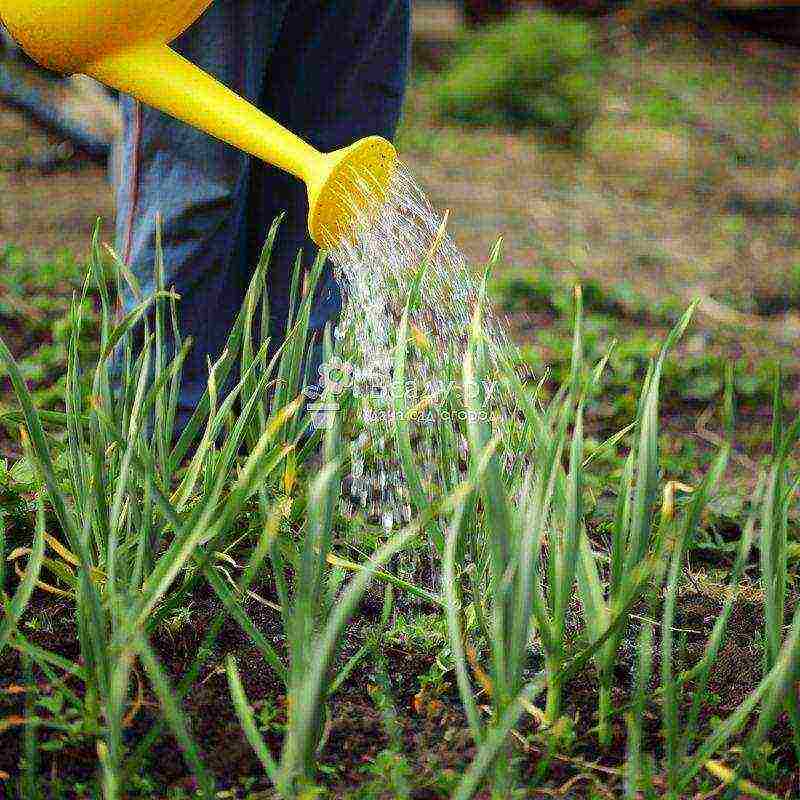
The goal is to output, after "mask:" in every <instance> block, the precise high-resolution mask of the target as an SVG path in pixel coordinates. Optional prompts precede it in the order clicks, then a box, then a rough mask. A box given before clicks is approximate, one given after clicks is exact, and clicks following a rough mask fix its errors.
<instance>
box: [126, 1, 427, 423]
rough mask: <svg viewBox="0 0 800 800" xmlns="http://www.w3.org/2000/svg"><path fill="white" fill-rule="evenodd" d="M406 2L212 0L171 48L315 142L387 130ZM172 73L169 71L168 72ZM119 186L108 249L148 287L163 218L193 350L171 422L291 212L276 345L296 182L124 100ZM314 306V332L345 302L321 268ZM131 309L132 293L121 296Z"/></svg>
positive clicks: (404, 49) (276, 308)
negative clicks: (279, 221) (275, 226)
mask: <svg viewBox="0 0 800 800" xmlns="http://www.w3.org/2000/svg"><path fill="white" fill-rule="evenodd" d="M410 5H411V0H216V2H215V3H214V4H212V6H211V7H210V8H209V10H208V11H207V12H206V13H205V15H204V16H203V17H202V18H201V19H200V20H198V22H196V23H195V24H194V25H193V26H192V27H191V28H190V29H189V30H188V31H187V32H186V33H185V34H184V35H183V36H182V37H181V38H180V39H179V40H178V41H177V42H175V44H174V46H175V48H176V49H177V50H178V51H179V52H181V53H183V54H184V55H185V56H187V57H188V58H189V59H190V60H191V61H193V62H195V63H196V64H197V65H199V66H200V67H202V68H203V69H205V70H206V71H208V72H210V73H211V74H212V75H214V76H215V77H217V78H219V79H220V80H221V81H222V82H223V83H225V84H226V85H228V86H230V87H231V88H233V89H234V90H235V91H236V92H238V93H240V94H241V95H243V96H244V97H246V98H247V99H248V100H250V101H251V102H253V103H255V104H256V105H258V106H259V108H261V109H262V110H263V111H265V112H266V113H267V114H269V115H270V116H272V117H274V118H275V119H277V120H278V121H279V122H280V123H282V124H283V125H285V126H286V127H287V128H289V130H291V131H293V132H294V133H296V134H297V135H299V136H300V137H301V138H303V139H306V140H307V141H308V142H310V143H311V144H313V145H314V146H315V147H317V148H319V149H320V150H323V151H330V150H334V149H337V148H339V147H344V146H346V145H348V144H351V143H352V142H353V141H355V140H356V139H359V138H361V137H363V136H368V135H372V134H378V135H381V136H384V137H387V138H391V137H392V136H393V135H394V133H395V131H396V128H397V124H398V121H399V117H400V109H401V105H402V100H403V93H404V90H405V83H406V76H407V69H408V54H409V46H410V16H411V10H410ZM165 80H168V76H165ZM122 107H123V116H124V148H123V157H122V162H123V163H122V170H121V175H120V179H119V184H118V191H117V231H116V233H117V250H118V252H119V254H120V255H121V257H122V258H123V259H124V260H125V262H126V263H127V264H129V266H130V267H131V269H132V271H133V273H134V274H135V275H136V277H137V279H138V280H139V281H140V283H141V286H142V288H143V290H144V291H145V292H152V291H153V285H154V281H153V262H154V240H155V226H156V216H157V214H159V213H160V214H161V216H162V219H163V247H164V261H165V267H166V285H167V286H174V287H175V289H176V291H177V292H178V294H180V295H181V297H182V300H181V302H180V304H179V314H180V326H181V335H182V336H183V337H184V338H186V337H189V336H191V337H192V339H193V340H194V347H193V348H192V352H191V353H190V355H189V358H188V359H187V362H186V364H185V366H184V371H183V383H182V391H181V398H180V407H179V414H178V419H177V425H178V428H180V427H182V425H183V424H185V422H186V420H188V418H189V416H190V415H191V412H192V410H193V408H194V407H195V405H196V404H197V402H198V401H199V399H200V398H201V396H202V394H203V392H204V390H205V388H206V383H207V378H208V368H207V360H208V358H209V357H210V358H211V359H217V358H218V357H219V356H220V355H221V352H222V349H223V347H224V344H225V342H226V340H227V337H228V334H229V332H230V329H231V327H232V325H233V323H234V321H235V318H236V314H237V313H238V311H239V308H240V306H241V304H242V301H243V299H244V294H245V291H246V289H247V285H248V283H249V280H250V276H251V274H252V270H253V268H254V266H255V264H256V262H257V260H258V255H259V252H260V250H261V247H262V244H263V240H264V238H265V237H266V233H267V231H268V229H269V226H270V224H271V223H272V221H273V219H274V218H275V217H276V216H278V214H280V213H281V212H283V211H285V212H286V213H287V216H286V219H285V221H284V223H283V226H282V228H281V231H280V234H279V237H278V241H277V243H276V247H275V249H274V251H273V257H272V262H271V265H270V268H269V271H268V278H267V280H268V289H269V295H270V307H271V330H270V336H271V337H272V344H273V345H277V344H279V343H280V341H281V340H282V338H283V336H284V334H285V329H286V321H287V316H288V304H289V290H290V281H291V273H292V269H293V266H294V262H295V259H296V257H297V253H298V251H299V250H300V249H301V248H302V250H303V254H304V262H305V265H306V266H309V265H310V264H311V263H313V260H314V258H315V257H316V255H317V250H316V248H315V247H314V244H313V242H312V241H311V240H310V238H309V236H308V232H307V215H308V201H307V198H306V190H305V187H304V186H303V184H302V183H301V182H300V181H299V180H297V179H296V178H294V177H292V176H290V175H287V174H285V173H282V172H280V171H279V170H277V169H276V168H274V167H271V166H268V165H266V164H263V163H261V162H260V161H257V160H256V159H253V158H251V157H250V156H247V155H244V154H242V153H241V152H239V151H237V150H235V149H234V148H232V147H230V146H228V145H226V144H222V143H221V142H218V141H216V140H214V139H212V138H210V137H209V136H207V135H206V134H203V133H201V132H200V131H197V130H194V129H192V128H190V127H188V126H187V125H185V124H183V123H181V122H178V121H176V120H174V119H172V118H170V117H167V116H165V115H164V114H162V113H160V112H158V111H155V110H153V109H151V108H147V107H144V106H142V105H141V104H140V103H137V102H135V101H133V100H132V99H130V98H124V99H123V101H122ZM321 283H322V285H321V287H320V291H319V293H318V296H317V298H316V303H315V306H314V308H313V311H312V315H311V324H312V328H313V329H314V330H315V331H321V330H323V329H324V327H325V326H326V325H327V324H328V323H329V322H335V320H336V318H337V315H338V313H339V310H340V308H341V298H340V294H339V289H338V287H337V286H336V283H335V281H334V279H333V276H332V274H331V271H330V269H329V268H326V272H325V275H324V278H323V280H322V282H321ZM123 304H124V305H125V306H126V308H130V307H131V305H132V304H133V298H132V297H125V298H123Z"/></svg>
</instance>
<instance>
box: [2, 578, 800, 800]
mask: <svg viewBox="0 0 800 800" xmlns="http://www.w3.org/2000/svg"><path fill="white" fill-rule="evenodd" d="M718 566H721V565H718ZM704 575H705V573H704ZM695 584H696V586H695V588H689V589H687V591H686V592H685V593H684V594H682V596H681V602H680V604H679V609H680V612H679V616H678V619H677V620H676V627H677V628H678V629H679V630H681V631H686V632H687V633H686V645H685V651H684V653H683V657H682V658H680V659H679V663H678V665H679V666H680V667H687V666H690V665H691V664H692V663H694V662H695V661H696V659H697V658H699V657H700V655H701V654H702V648H703V645H704V642H705V640H706V637H707V635H708V631H709V630H710V628H711V626H712V625H713V622H714V620H715V619H716V616H717V614H718V613H719V610H720V608H721V601H722V594H721V591H720V589H719V587H718V586H717V585H716V584H715V583H714V582H713V580H711V579H709V578H707V577H704V578H703V580H702V581H700V582H698V581H695ZM687 585H689V584H687ZM262 591H263V592H264V593H265V594H267V595H269V594H270V591H271V589H270V587H269V586H266V587H263V588H262ZM753 592H755V593H756V594H757V589H755V588H751V591H750V593H745V594H744V595H743V597H742V598H741V599H740V600H739V601H738V602H737V604H736V606H735V609H734V613H733V616H732V619H731V624H730V629H729V631H728V635H727V638H726V641H725V645H724V647H723V648H722V651H721V653H720V657H719V661H718V663H717V665H716V667H715V668H714V671H713V674H712V676H711V681H710V684H709V692H710V693H711V694H710V695H709V698H708V702H707V703H706V704H705V706H704V708H703V714H702V718H703V720H704V721H705V722H707V723H710V722H711V721H712V718H713V717H721V718H724V717H725V716H727V715H728V714H729V713H731V712H732V711H733V710H734V709H735V708H736V706H738V705H739V704H740V703H741V702H742V700H744V698H745V697H746V695H747V693H748V692H749V691H750V690H751V689H752V688H753V687H754V686H755V685H756V684H757V683H758V680H759V678H760V672H761V650H760V648H759V646H758V640H759V638H760V634H761V622H760V604H756V603H754V602H752V600H755V599H757V598H754V597H751V594H752V593H753ZM748 598H749V599H748ZM379 606H380V603H379V598H378V597H377V596H375V597H372V598H368V599H367V600H365V602H364V604H363V605H362V609H361V610H360V613H359V614H358V616H357V620H358V622H357V623H356V624H354V625H353V626H351V628H350V631H349V634H348V640H347V644H346V647H345V653H344V656H345V657H346V656H347V655H349V654H352V653H353V652H355V650H356V648H358V647H359V646H360V645H361V644H362V643H363V641H364V636H365V635H367V634H368V633H369V631H370V629H371V628H372V627H374V624H375V622H376V614H377V613H378V609H379ZM189 609H190V610H189V614H188V617H187V619H186V620H185V622H184V624H183V625H181V626H172V629H170V630H167V629H166V628H164V629H160V630H158V631H157V632H156V634H155V635H154V637H153V643H154V645H155V648H156V651H157V653H158V656H159V658H160V659H161V661H162V663H163V665H164V666H165V668H166V669H167V671H168V673H169V674H170V676H171V677H172V680H173V682H177V681H178V680H179V679H180V677H181V675H182V674H183V673H184V671H185V670H186V669H187V668H188V666H189V664H190V663H191V661H192V659H193V657H194V655H195V653H196V649H197V647H198V645H199V642H200V641H201V640H202V638H203V636H204V634H205V632H206V631H207V629H208V626H209V624H210V623H211V621H212V619H213V618H214V617H215V616H216V614H217V611H218V605H217V602H216V600H215V598H214V597H213V595H212V594H211V593H210V592H209V590H208V589H206V588H205V587H200V589H199V590H198V591H196V592H194V593H193V595H192V601H191V604H190V606H189ZM246 610H247V612H248V614H249V615H250V616H251V618H253V619H254V621H255V622H256V624H257V625H258V627H259V628H260V629H261V630H262V631H263V632H264V633H266V634H267V635H268V636H269V637H270V638H271V639H273V640H274V641H275V642H276V644H277V645H278V646H279V647H280V639H279V635H278V630H279V628H278V625H279V623H278V620H277V619H276V615H275V612H274V611H272V610H270V609H268V608H265V607H264V606H262V605H260V604H258V603H257V602H255V601H249V602H248V604H247V606H246ZM642 612H643V613H644V609H642ZM637 624H638V623H637ZM22 630H23V632H24V633H25V635H26V636H27V637H29V638H30V639H31V641H33V642H35V643H37V644H39V645H40V646H42V647H46V648H48V649H50V650H52V651H54V652H57V653H59V654H61V655H63V656H65V657H67V658H69V659H71V660H78V659H79V652H78V647H77V645H76V642H75V628H74V623H73V618H72V606H71V604H70V603H69V602H63V601H59V600H54V599H53V598H52V597H51V596H49V595H46V594H44V593H39V594H37V595H36V596H35V601H34V603H33V604H32V608H31V609H30V610H29V612H28V613H27V615H26V624H23V626H22ZM634 640H635V631H632V632H631V635H630V636H629V637H628V639H627V640H626V644H625V645H624V646H623V652H622V659H621V661H620V664H621V666H620V668H619V671H618V676H617V677H618V683H617V687H616V689H615V691H614V704H615V706H617V707H620V708H622V707H624V706H625V705H626V703H627V702H628V692H629V689H630V684H631V680H632V667H633V661H634V656H633V650H632V648H633V647H634ZM228 653H234V654H236V656H237V661H238V663H239V665H240V668H241V670H242V675H243V681H244V684H245V688H246V692H247V695H248V697H249V699H250V701H251V703H252V704H253V706H254V707H255V709H256V710H257V711H258V710H260V709H261V708H263V706H264V705H265V704H269V705H270V706H271V707H272V708H275V709H277V715H276V717H275V722H276V723H277V725H278V726H279V724H280V722H281V721H282V720H283V719H285V716H284V715H285V696H284V693H283V689H282V685H281V684H280V682H279V681H278V680H277V678H276V676H275V675H274V674H273V672H272V671H271V670H270V669H269V668H268V666H267V665H266V664H265V663H264V661H263V659H262V658H261V657H260V655H259V653H258V652H257V651H256V650H255V649H254V648H253V647H252V645H251V644H249V641H248V639H247V637H246V636H245V635H244V634H243V633H242V632H241V631H240V629H239V628H238V627H236V626H235V624H233V623H231V622H226V623H225V625H224V627H223V629H222V632H221V634H220V636H219V638H218V639H217V642H216V645H215V648H214V652H213V655H212V656H211V658H210V659H209V660H208V661H207V663H206V665H205V666H204V668H203V670H202V673H201V676H200V679H199V680H198V681H197V683H196V684H195V686H194V687H193V689H192V690H191V692H190V694H189V696H188V697H187V699H186V702H185V703H184V709H185V712H186V714H187V717H188V719H189V720H190V721H191V726H192V729H193V733H194V736H195V738H196V740H197V741H198V743H199V745H200V747H201V750H202V752H203V755H204V760H205V763H206V764H207V765H208V766H209V768H210V769H211V770H212V771H213V772H214V774H215V775H216V777H217V780H218V783H219V787H220V788H222V789H231V790H234V789H236V790H239V791H241V790H242V789H243V787H244V786H248V787H249V788H250V789H251V790H255V789H257V788H259V787H260V788H262V789H264V790H266V789H268V783H267V781H266V779H265V778H264V776H263V770H262V769H261V767H260V765H259V764H258V762H257V760H256V759H255V757H254V755H253V753H252V751H251V749H250V747H249V745H248V744H247V742H246V741H245V739H244V736H243V734H242V732H241V729H240V727H239V724H238V722H237V720H236V717H235V715H234V712H233V709H232V707H231V703H230V700H229V696H228V688H227V681H226V678H225V675H224V671H223V670H222V664H223V662H224V658H225V656H226V655H227V654H228ZM382 653H383V655H384V657H385V658H386V660H387V665H388V674H389V675H390V676H391V683H392V691H393V701H394V704H395V707H396V710H397V714H398V724H399V727H400V730H401V732H402V739H403V756H404V758H405V759H406V760H407V762H408V764H409V765H410V767H411V771H412V775H413V776H414V779H415V784H416V785H418V786H420V787H422V788H421V789H420V791H419V792H418V793H417V794H414V797H415V798H419V799H420V800H421V799H422V798H445V797H447V796H448V794H447V793H446V791H445V787H446V786H447V785H448V780H447V776H448V775H451V776H453V777H455V776H458V775H460V774H462V773H463V771H464V769H465V768H466V766H467V765H468V764H469V762H470V761H471V759H472V757H473V756H474V753H475V748H474V745H473V743H472V741H471V736H470V734H469V731H468V729H467V727H466V721H465V719H464V717H463V714H462V712H461V708H460V705H459V703H458V699H457V695H456V692H455V687H454V681H453V677H452V674H451V673H447V674H446V675H445V676H444V678H443V680H442V681H441V683H440V684H439V685H433V686H428V688H427V689H421V683H420V678H421V677H422V676H424V675H425V674H426V673H428V671H429V670H430V667H431V665H432V663H433V660H434V654H433V653H426V652H421V651H420V650H419V649H418V648H416V647H415V646H413V645H411V644H410V643H405V642H404V641H402V640H400V641H398V640H395V639H393V640H391V641H390V642H389V644H388V645H386V646H383V647H382ZM655 655H656V665H655V670H656V672H655V673H654V674H657V669H658V653H656V654H655ZM540 666H541V665H540V664H538V663H537V661H536V659H535V658H533V659H532V661H531V668H532V669H538V668H539V667H540ZM36 679H37V683H38V696H39V697H45V698H46V697H48V696H52V690H51V688H49V687H48V685H47V681H46V680H45V678H44V676H42V675H41V674H38V675H37V676H36ZM138 681H139V672H138V671H137V673H136V678H135V680H134V682H133V684H132V693H133V694H135V693H136V688H135V687H136V686H138ZM374 682H375V666H374V662H372V661H371V660H370V659H367V660H366V661H365V662H363V664H362V667H361V668H359V669H358V670H357V671H356V672H355V673H354V675H353V676H352V678H351V679H350V680H349V681H348V682H347V684H346V685H345V686H344V687H343V689H342V690H341V692H340V693H339V695H338V696H337V697H336V698H335V700H334V701H333V702H332V703H331V707H330V725H329V730H328V741H327V744H326V747H325V750H324V754H323V757H322V762H323V767H324V769H325V773H324V775H323V782H324V783H325V784H326V785H328V786H329V788H330V790H331V792H332V796H334V797H342V798H344V797H349V796H352V792H353V791H354V790H355V789H356V788H357V787H358V786H363V785H365V784H366V783H368V781H369V779H370V765H371V764H373V763H374V762H375V760H376V757H378V755H379V754H380V753H381V751H383V750H385V749H386V748H387V747H388V746H389V739H388V737H387V733H386V731H385V729H384V726H383V723H382V716H381V713H380V711H379V709H378V708H377V707H376V704H375V702H374V699H373V695H372V691H371V690H372V688H373V686H374ZM23 684H24V678H23V676H22V674H21V665H20V660H19V658H18V656H17V654H16V653H15V652H14V651H6V652H5V653H4V654H3V655H2V656H1V657H0V719H5V720H9V719H13V717H15V716H17V715H19V716H22V715H24V713H25V710H24V698H25V695H24V694H23V693H20V691H19V689H18V688H17V687H20V686H21V685H23ZM67 685H68V686H69V687H70V688H71V689H72V690H73V691H76V692H77V693H79V694H80V691H81V689H80V685H79V683H78V682H76V681H74V680H67ZM688 692H689V694H688V695H687V696H688V697H691V694H690V693H691V687H688ZM596 698H597V684H596V678H595V674H594V671H593V669H592V668H587V669H586V671H585V672H584V673H583V674H582V675H581V676H580V677H579V678H577V679H576V680H574V681H573V682H572V683H571V684H570V685H569V686H568V688H567V691H566V692H565V709H564V712H565V714H567V715H568V716H569V717H570V718H572V719H573V720H574V723H575V732H576V733H575V737H576V738H575V740H574V742H573V743H572V744H571V746H570V747H568V748H567V749H566V750H563V751H561V752H560V753H559V754H552V753H551V754H548V752H547V747H546V745H545V743H544V741H543V740H542V739H540V738H539V737H537V735H536V724H535V722H534V721H533V719H532V718H526V719H525V720H523V723H522V725H521V727H520V729H519V736H518V737H516V738H515V740H514V741H515V745H516V750H517V756H518V758H519V760H520V768H521V770H522V775H523V776H524V777H525V779H526V781H528V782H529V786H530V787H531V788H532V789H533V788H534V787H535V786H538V787H539V788H540V789H541V795H542V796H545V795H546V794H547V793H550V792H553V791H557V790H558V789H559V787H562V788H563V787H568V788H569V791H570V792H572V794H566V795H565V796H570V797H576V798H577V797H589V796H591V791H592V790H594V791H596V792H600V794H601V796H614V797H616V796H618V794H617V792H619V791H620V780H621V772H620V770H621V768H622V766H623V763H624V746H625V745H624V743H625V734H624V727H623V721H622V716H619V717H617V719H616V721H615V735H614V744H613V746H612V748H611V749H610V750H609V751H607V752H601V751H599V750H598V748H597V745H596V740H595V739H594V736H593V734H592V733H591V728H592V726H593V725H594V724H595V723H596ZM487 701H488V698H486V697H485V696H484V697H483V699H482V702H487ZM40 713H41V714H42V715H43V716H44V717H48V712H46V711H40ZM157 716H158V709H157V702H156V700H155V698H154V697H153V695H152V692H151V691H150V690H149V688H148V687H147V686H146V685H143V702H142V704H141V706H140V707H138V709H137V711H136V713H135V716H134V718H133V719H132V720H131V722H130V727H129V729H128V742H129V744H130V745H131V746H133V747H135V745H136V743H137V742H139V741H141V738H142V737H143V736H144V735H145V734H146V732H147V731H149V729H150V728H151V726H152V725H153V723H154V722H155V721H156V719H157ZM646 722H647V724H646V725H645V729H646V734H647V740H646V743H645V744H646V747H647V748H648V749H649V750H650V751H651V752H654V753H656V754H658V753H659V752H660V747H661V745H660V735H659V722H658V709H657V707H656V706H652V707H650V708H649V710H648V718H647V721H646ZM40 740H41V742H42V743H48V744H47V745H46V747H47V748H53V749H48V750H46V751H43V752H41V753H40V774H41V775H43V776H49V778H53V777H57V778H60V779H61V781H62V782H63V783H64V785H68V786H80V785H86V784H87V782H90V781H91V780H92V779H93V777H94V775H95V770H96V768H97V759H96V753H95V741H94V739H93V737H91V736H81V735H76V736H73V737H64V736H61V735H59V734H57V733H53V732H45V731H42V732H41V734H40ZM267 740H268V742H269V744H270V745H271V746H272V747H273V749H275V750H277V748H278V747H279V743H280V732H279V728H278V727H276V728H275V729H270V731H269V732H268V733H267ZM772 742H773V744H774V746H775V748H776V758H777V760H778V763H779V764H781V765H782V769H781V771H780V774H781V775H783V776H784V777H779V778H777V779H776V783H775V784H774V785H773V786H771V787H770V788H771V789H772V790H773V791H775V792H776V793H777V794H778V795H779V796H782V797H793V796H796V792H798V791H800V785H798V784H797V782H796V780H794V779H792V778H791V775H792V774H793V773H792V770H796V764H795V763H794V760H793V758H794V757H793V750H792V748H791V744H790V743H791V730H790V728H789V726H788V722H787V721H786V720H785V719H782V720H781V721H780V723H779V725H778V726H777V728H776V730H775V731H774V733H773V735H772ZM21 747H22V736H21V728H20V727H19V726H13V727H10V728H9V729H8V730H6V731H5V732H3V733H0V777H2V776H3V773H5V774H7V775H8V777H7V778H4V784H3V783H0V786H2V785H5V786H6V787H7V788H8V787H12V786H14V785H15V784H16V780H17V778H18V776H19V770H20V756H21ZM143 769H144V772H146V774H147V775H148V776H149V778H150V779H152V781H153V782H154V786H153V787H152V788H151V791H152V792H154V793H153V794H148V795H146V796H147V797H153V798H155V797H162V796H164V794H165V793H166V791H167V790H168V789H169V788H170V787H179V786H183V787H185V788H190V787H191V786H192V785H193V783H192V778H191V775H190V773H189V772H188V770H187V768H186V766H185V764H184V761H183V760H182V758H181V754H180V751H179V749H178V748H177V746H176V744H175V742H174V741H173V740H172V739H171V737H169V736H166V737H164V738H163V739H161V740H159V741H158V743H157V744H156V745H155V746H154V747H153V748H152V749H151V751H150V754H149V759H148V762H147V764H146V765H144V766H143ZM657 780H658V779H657V778H656V781H657ZM793 780H794V782H793ZM449 783H450V784H452V781H450V782H449ZM425 787H428V788H425ZM162 793H164V794H162ZM8 796H9V797H11V796H13V792H12V794H9V795H8ZM67 796H68V797H74V798H81V797H85V796H88V795H85V794H82V793H81V791H80V790H73V791H71V792H68V793H67ZM374 796H375V797H379V796H381V797H382V796H383V795H380V794H376V795H374ZM385 796H386V797H390V796H391V795H389V794H386V795H385ZM595 796H596V795H595Z"/></svg>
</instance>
